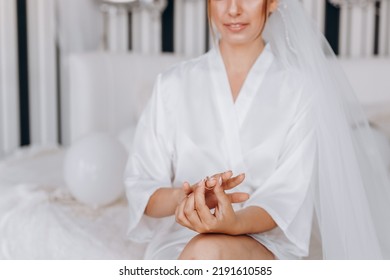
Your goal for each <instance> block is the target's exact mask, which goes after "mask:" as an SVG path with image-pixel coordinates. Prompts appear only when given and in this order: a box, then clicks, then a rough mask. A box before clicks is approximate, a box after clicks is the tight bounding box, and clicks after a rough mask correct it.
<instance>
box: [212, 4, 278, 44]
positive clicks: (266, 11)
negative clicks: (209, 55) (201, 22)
mask: <svg viewBox="0 0 390 280" xmlns="http://www.w3.org/2000/svg"><path fill="white" fill-rule="evenodd" d="M210 1H211V0H207V18H208V22H209V28H210V31H211V35H212V37H213V39H215V34H214V29H213V25H212V22H211V13H210ZM264 1H265V5H263V9H264V15H265V14H267V13H268V10H269V6H270V1H271V0H264ZM269 16H270V14H268V15H267V16H266V17H264V24H263V28H262V29H261V31H260V33H259V35H261V34H262V33H263V31H264V28H265V25H266V24H267V21H268V17H269Z"/></svg>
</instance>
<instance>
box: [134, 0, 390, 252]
mask: <svg viewBox="0 0 390 280" xmlns="http://www.w3.org/2000/svg"><path fill="white" fill-rule="evenodd" d="M208 8H209V17H210V21H211V23H212V26H213V27H214V28H215V29H216V30H215V31H216V32H215V33H217V34H218V38H219V40H218V42H217V43H216V46H215V48H214V49H213V50H211V51H210V52H209V53H207V54H205V55H203V56H201V57H199V58H197V59H194V60H191V61H187V62H184V63H182V64H180V65H177V66H175V67H173V68H172V69H170V70H169V71H167V72H166V73H163V74H162V75H160V76H159V77H158V79H157V82H156V86H155V90H154V94H153V96H152V99H151V100H150V102H149V104H148V106H147V108H146V109H145V112H144V114H143V116H142V117H141V119H140V122H139V126H138V130H137V134H136V137H135V144H134V145H135V146H134V151H135V152H134V154H133V155H132V156H131V157H130V159H129V164H128V168H127V172H126V185H127V196H128V199H129V205H130V217H131V218H130V226H129V227H130V228H129V236H130V238H131V239H133V240H136V241H138V242H146V241H148V242H150V243H149V245H148V248H147V252H146V255H145V258H147V259H151V258H163V259H170V258H177V257H179V258H182V259H299V258H303V257H306V256H307V255H308V254H309V247H310V246H309V245H310V237H311V234H312V228H313V226H312V225H313V223H314V222H315V221H316V220H318V225H319V230H320V233H321V243H322V249H323V256H322V257H325V258H383V257H384V255H383V253H384V252H383V248H385V247H386V246H388V243H386V242H387V241H388V239H387V237H385V236H386V235H382V236H381V235H380V234H379V233H383V232H390V231H389V227H388V225H384V223H383V222H381V219H372V218H371V215H372V213H374V214H375V215H376V217H377V216H378V213H379V212H378V213H375V211H377V210H376V209H373V208H372V207H371V204H370V203H369V200H368V198H370V195H369V194H367V193H366V191H365V189H364V187H365V186H368V185H370V186H371V183H374V184H375V186H377V187H378V188H381V186H388V185H387V184H388V182H387V177H386V174H385V172H384V170H383V168H382V167H381V166H380V164H379V161H376V160H375V159H372V157H371V156H369V157H368V155H370V153H371V154H372V152H371V151H369V153H366V149H365V147H366V146H367V144H366V143H363V142H362V141H361V140H366V139H368V140H369V136H368V137H366V136H367V135H368V134H367V133H366V131H367V123H366V121H365V120H364V118H362V117H361V114H360V113H359V112H360V111H359V110H358V109H356V108H355V107H353V106H352V104H354V103H353V102H354V100H351V99H348V98H346V97H345V96H344V94H345V95H346V96H347V97H348V95H347V94H346V93H344V92H349V91H350V89H349V88H348V85H345V82H344V81H342V83H339V80H338V78H337V77H339V76H337V77H336V78H335V73H334V71H335V69H336V70H337V68H336V67H334V65H330V64H329V62H328V60H329V59H328V58H326V57H325V51H324V50H323V49H322V45H321V43H322V42H321V41H320V40H319V39H318V34H317V33H316V31H314V29H313V28H311V26H310V25H309V21H308V20H307V19H306V18H305V16H304V14H303V12H302V8H301V7H300V6H299V3H297V1H295V0H280V1H277V0H209V1H208ZM263 30H264V32H263ZM340 92H341V94H340ZM339 95H341V96H339ZM345 100H346V101H347V102H345ZM343 102H344V103H343ZM349 108H351V110H349ZM355 109H356V110H355ZM335 132H337V133H335ZM335 160H336V161H335ZM372 166H374V168H375V170H373V171H375V172H376V175H375V176H373V175H372V174H374V173H373V171H370V169H368V168H369V167H372ZM381 168H382V169H381ZM226 170H229V171H226ZM223 171H226V172H223ZM362 171H364V172H362ZM220 172H223V173H220ZM363 173H364V174H363ZM211 174H216V175H213V176H211V177H207V176H210V175H211ZM233 174H240V175H238V176H236V177H233ZM362 174H363V175H362ZM383 174H384V175H383ZM364 176H366V177H364ZM205 177H207V178H206V179H202V178H205ZM367 179H368V181H367ZM373 180H377V181H376V182H373ZM187 182H192V183H193V185H192V186H190V183H187ZM231 189H234V191H235V192H234V193H229V190H231ZM379 191H380V193H381V195H379V196H381V197H382V198H383V203H379V204H380V205H382V206H383V205H387V204H386V202H387V201H390V199H389V200H387V198H388V197H390V196H388V189H384V188H381V189H380V190H379ZM379 191H378V192H379ZM351 197H353V199H351ZM367 197H368V198H367ZM372 198H374V199H377V197H376V196H375V197H374V196H373V195H372ZM382 206H381V208H380V210H379V211H386V210H387V208H386V209H385V208H383V207H385V206H383V207H382ZM210 209H211V210H210ZM378 209H379V208H378ZM313 213H315V215H313ZM379 214H380V213H379ZM357 217H359V218H357ZM382 217H383V215H381V216H380V218H382ZM377 228H379V230H377ZM381 237H383V238H381ZM367 238H368V239H367ZM364 240H371V242H370V244H367V243H368V242H365V243H364V242H363V241H364ZM362 243H364V244H362Z"/></svg>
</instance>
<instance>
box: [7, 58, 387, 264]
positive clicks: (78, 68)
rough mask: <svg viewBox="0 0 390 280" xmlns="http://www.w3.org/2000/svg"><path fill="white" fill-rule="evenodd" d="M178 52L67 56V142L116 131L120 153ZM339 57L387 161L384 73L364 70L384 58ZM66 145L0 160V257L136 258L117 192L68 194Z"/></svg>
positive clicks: (383, 67) (382, 64) (140, 247)
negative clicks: (100, 200)
mask: <svg viewBox="0 0 390 280" xmlns="http://www.w3.org/2000/svg"><path fill="white" fill-rule="evenodd" d="M183 59H185V58H184V57H180V56H174V55H155V56H146V55H136V54H131V53H124V54H110V53H103V52H96V53H86V54H77V55H72V56H71V57H69V61H68V83H69V97H70V99H69V108H68V110H69V113H70V114H69V115H70V116H71V117H70V119H69V123H68V125H69V127H67V129H68V130H69V145H68V146H70V147H71V146H72V144H73V143H75V142H77V141H79V139H82V137H84V136H86V135H90V134H91V133H94V132H97V131H99V132H104V133H108V134H110V135H112V136H113V137H116V138H117V139H118V140H119V141H120V142H121V143H122V144H123V145H124V146H125V147H126V153H128V152H129V151H130V150H131V142H132V136H133V134H134V129H135V126H136V123H137V120H138V117H139V114H140V112H141V111H142V108H143V106H144V105H145V103H146V102H147V99H148V97H149V95H150V93H151V92H152V88H153V83H154V80H155V77H156V75H157V73H159V72H161V71H163V70H164V69H167V68H168V67H170V66H171V65H172V64H175V63H177V62H179V61H181V60H183ZM342 63H343V66H344V67H345V69H346V71H347V75H348V76H349V78H350V79H351V81H352V82H353V85H354V86H355V87H356V89H357V91H358V97H359V99H360V100H361V101H362V104H363V106H364V108H365V110H366V111H367V114H368V115H369V117H370V121H371V122H373V124H374V125H375V127H377V128H378V129H376V130H375V135H376V140H377V144H378V146H379V147H380V149H381V151H382V152H381V154H382V155H383V160H384V161H385V162H386V164H387V166H388V167H390V148H389V141H388V139H389V138H388V137H390V116H389V115H388V114H389V113H388V112H389V111H390V110H388V108H390V84H389V80H388V79H387V78H386V77H385V75H383V76H382V75H381V74H379V75H372V74H373V73H375V72H376V71H377V70H378V69H380V72H379V73H389V72H390V61H389V60H388V59H381V60H376V59H367V60H358V61H352V60H348V61H342ZM359 69H361V70H359ZM386 71H387V72H386ZM369 75H372V77H371V76H369ZM370 85H371V86H370ZM372 85H375V88H374V89H373V88H372ZM67 149H68V147H66V146H65V147H64V146H56V145H54V146H53V145H52V146H31V147H24V148H19V149H18V150H17V151H15V152H14V153H13V154H11V155H10V156H8V157H6V158H5V159H2V160H1V161H0V246H1V247H0V259H142V258H143V252H144V248H145V246H146V244H135V243H131V242H130V241H128V239H127V236H126V227H127V216H128V214H129V213H128V212H127V202H126V199H125V197H124V196H122V197H121V198H120V199H118V200H117V201H115V202H114V203H111V204H110V205H107V206H104V207H98V208H91V207H89V206H86V205H84V204H82V203H80V202H78V201H77V200H75V199H74V198H73V197H72V196H71V194H70V192H69V190H68V188H67V187H66V184H65V181H64V176H63V168H64V166H63V165H64V159H65V155H66V153H67ZM317 253H318V252H317ZM313 256H314V258H315V255H313ZM317 256H318V255H317Z"/></svg>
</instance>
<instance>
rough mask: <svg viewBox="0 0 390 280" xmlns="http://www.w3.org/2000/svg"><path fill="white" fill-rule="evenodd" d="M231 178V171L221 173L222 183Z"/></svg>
mask: <svg viewBox="0 0 390 280" xmlns="http://www.w3.org/2000/svg"><path fill="white" fill-rule="evenodd" d="M232 176H233V172H232V171H231V170H228V171H225V172H223V173H221V177H222V181H224V182H225V181H227V180H229V179H230V178H231V177H232Z"/></svg>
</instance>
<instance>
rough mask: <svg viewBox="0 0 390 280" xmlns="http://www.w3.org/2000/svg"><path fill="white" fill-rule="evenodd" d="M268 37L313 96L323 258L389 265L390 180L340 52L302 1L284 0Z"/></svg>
mask: <svg viewBox="0 0 390 280" xmlns="http://www.w3.org/2000/svg"><path fill="white" fill-rule="evenodd" d="M264 38H265V40H266V41H268V42H269V43H270V44H271V47H272V50H273V52H274V53H275V56H276V57H277V58H278V59H279V60H280V61H281V63H282V64H283V65H284V66H285V67H287V68H292V69H295V70H296V69H298V70H299V72H301V73H302V74H303V76H304V77H305V80H306V81H307V83H308V85H309V86H308V87H307V91H308V94H309V95H310V96H311V97H312V98H313V103H314V106H315V108H314V109H315V110H314V111H315V114H314V115H315V117H314V118H315V120H314V121H315V123H316V134H317V140H318V141H317V145H318V162H317V163H318V169H317V174H316V175H317V176H316V177H315V179H314V182H313V184H312V185H313V187H312V191H313V192H312V194H313V197H314V201H315V213H316V217H317V221H318V227H319V232H320V235H321V244H322V252H323V258H325V259H383V258H385V259H390V183H389V177H388V175H387V171H386V168H385V166H384V164H383V162H382V161H381V159H380V155H379V152H378V151H377V150H376V147H375V145H374V142H373V137H372V134H371V131H370V127H369V124H368V121H367V119H366V117H365V115H364V113H363V111H362V109H361V107H360V105H359V102H358V101H357V99H356V97H355V94H354V92H353V90H352V87H351V86H350V84H349V82H348V80H347V78H346V76H345V75H344V73H343V71H342V70H341V67H340V65H339V63H338V62H337V58H336V56H335V54H334V52H333V51H332V49H331V48H330V46H329V45H328V43H327V41H326V39H325V38H324V37H323V35H322V34H321V32H320V31H319V30H317V29H316V26H315V24H314V23H313V22H312V21H311V20H310V19H309V17H308V16H307V15H306V14H305V12H304V10H303V7H302V5H301V3H299V1H297V0H279V8H278V10H277V11H276V12H274V13H273V14H272V15H271V16H270V18H269V21H268V23H267V26H266V28H265V30H264Z"/></svg>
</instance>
